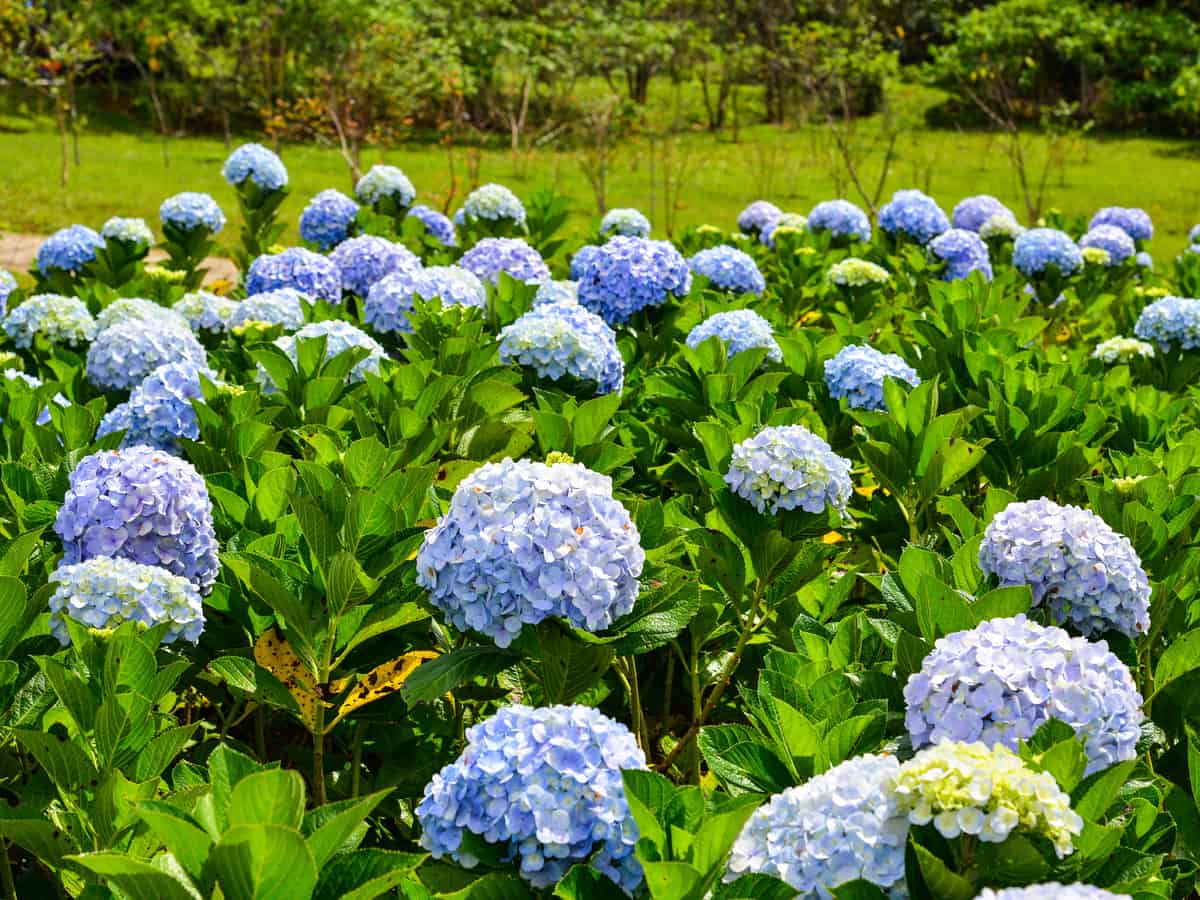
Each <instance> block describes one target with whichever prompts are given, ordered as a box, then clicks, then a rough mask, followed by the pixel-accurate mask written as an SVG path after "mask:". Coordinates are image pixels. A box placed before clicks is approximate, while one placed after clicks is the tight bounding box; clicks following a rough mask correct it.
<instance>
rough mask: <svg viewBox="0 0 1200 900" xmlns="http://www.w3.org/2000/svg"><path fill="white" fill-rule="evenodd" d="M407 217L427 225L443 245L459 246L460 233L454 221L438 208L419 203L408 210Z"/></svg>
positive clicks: (428, 230) (426, 228)
mask: <svg viewBox="0 0 1200 900" xmlns="http://www.w3.org/2000/svg"><path fill="white" fill-rule="evenodd" d="M407 218H411V219H416V220H417V221H419V222H420V223H421V224H422V225H424V226H425V231H426V232H428V233H429V234H430V235H431V236H432V237H434V238H435V239H436V240H438V241H439V242H440V243H441V245H442V246H443V247H457V246H458V235H457V234H455V231H454V223H453V222H451V221H450V220H449V219H448V218H447V217H446V216H444V215H442V214H441V213H440V212H438V211H437V210H436V209H433V208H431V207H428V206H422V205H421V204H417V205H416V206H414V207H413V208H412V209H410V210H409V211H408V216H407Z"/></svg>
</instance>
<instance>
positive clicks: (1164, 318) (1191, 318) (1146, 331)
mask: <svg viewBox="0 0 1200 900" xmlns="http://www.w3.org/2000/svg"><path fill="white" fill-rule="evenodd" d="M17 308H18V309H20V307H17ZM7 327H8V326H7V325H5V328H7ZM1133 333H1134V334H1136V335H1137V336H1138V337H1140V338H1141V339H1142V340H1144V341H1152V342H1154V343H1155V344H1157V345H1158V346H1159V347H1160V348H1161V349H1162V350H1169V349H1170V348H1171V347H1172V346H1178V347H1179V349H1181V350H1195V349H1196V348H1197V347H1200V300H1196V299H1193V298H1191V297H1162V298H1160V299H1158V300H1155V301H1154V302H1153V303H1151V304H1149V305H1148V306H1147V307H1146V308H1145V309H1143V310H1142V313H1141V315H1139V316H1138V320H1137V324H1136V325H1134V326H1133Z"/></svg>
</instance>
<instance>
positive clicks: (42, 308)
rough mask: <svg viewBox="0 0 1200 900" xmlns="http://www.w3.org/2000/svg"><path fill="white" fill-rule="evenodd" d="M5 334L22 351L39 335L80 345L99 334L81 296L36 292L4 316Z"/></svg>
mask: <svg viewBox="0 0 1200 900" xmlns="http://www.w3.org/2000/svg"><path fill="white" fill-rule="evenodd" d="M4 333H5V334H7V335H8V336H9V337H10V338H11V339H12V342H13V343H14V344H16V345H17V346H18V347H19V348H21V349H22V350H26V349H28V348H29V347H31V346H32V345H33V339H34V338H35V337H37V336H38V335H41V336H42V337H44V338H45V339H46V340H48V341H49V342H50V343H52V344H66V345H68V346H71V347H78V346H79V345H81V344H85V343H87V342H88V341H90V340H91V339H92V338H94V337H95V336H96V320H95V319H93V318H92V314H91V313H90V312H88V308H87V306H86V305H85V304H84V302H83V301H82V300H80V299H79V298H78V297H64V296H62V295H61V294H35V295H34V296H32V297H30V298H28V299H27V300H26V301H25V302H24V303H22V304H21V305H20V306H18V307H16V308H15V309H14V310H13V311H12V312H10V313H9V314H8V315H7V316H5V318H4Z"/></svg>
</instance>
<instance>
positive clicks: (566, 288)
mask: <svg viewBox="0 0 1200 900" xmlns="http://www.w3.org/2000/svg"><path fill="white" fill-rule="evenodd" d="M578 302H579V284H578V283H577V282H574V281H543V282H542V283H541V284H539V285H538V289H537V293H536V294H534V295H533V305H534V306H540V305H541V304H543V303H578Z"/></svg>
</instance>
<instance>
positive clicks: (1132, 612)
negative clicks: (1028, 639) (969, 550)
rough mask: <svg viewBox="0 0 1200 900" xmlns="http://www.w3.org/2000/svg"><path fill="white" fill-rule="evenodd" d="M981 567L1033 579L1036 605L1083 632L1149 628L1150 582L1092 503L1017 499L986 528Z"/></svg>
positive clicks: (1007, 579) (1009, 578)
mask: <svg viewBox="0 0 1200 900" xmlns="http://www.w3.org/2000/svg"><path fill="white" fill-rule="evenodd" d="M979 568H981V569H982V570H983V571H984V574H987V575H995V576H996V577H997V578H999V579H1000V583H1001V584H1002V585H1015V584H1027V585H1029V586H1030V588H1031V589H1032V590H1033V603H1034V605H1035V606H1043V605H1044V606H1046V607H1047V608H1048V609H1049V610H1050V614H1051V616H1052V617H1053V618H1054V621H1055V622H1056V623H1057V624H1059V625H1069V626H1071V627H1073V628H1074V629H1075V630H1077V631H1078V632H1079V633H1080V634H1082V635H1083V636H1084V637H1091V636H1095V635H1100V634H1102V633H1103V632H1105V631H1109V630H1110V629H1115V630H1117V631H1120V632H1122V633H1124V634H1127V635H1129V636H1130V637H1131V638H1136V637H1137V636H1138V635H1142V634H1145V633H1146V632H1147V631H1148V630H1149V628H1150V582H1149V580H1148V579H1147V578H1146V572H1145V570H1144V569H1143V568H1142V561H1141V559H1139V558H1138V555H1137V551H1136V550H1134V549H1133V545H1132V544H1131V543H1130V542H1129V538H1127V537H1125V536H1124V535H1123V534H1118V533H1117V532H1116V531H1113V529H1112V528H1111V527H1109V525H1108V523H1107V522H1105V521H1104V520H1103V519H1101V518H1100V517H1099V516H1098V515H1096V514H1095V513H1094V512H1092V511H1091V510H1087V509H1080V508H1079V507H1078V506H1059V505H1058V504H1057V503H1054V502H1053V501H1051V500H1047V499H1046V498H1045V497H1043V498H1041V499H1040V500H1030V501H1028V502H1024V503H1011V504H1009V505H1008V506H1007V507H1005V508H1004V510H1003V511H1001V512H1000V513H999V514H997V515H996V517H995V518H994V519H993V520H992V522H991V524H989V525H988V527H987V530H986V531H984V535H983V543H982V544H981V545H980V547H979Z"/></svg>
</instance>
